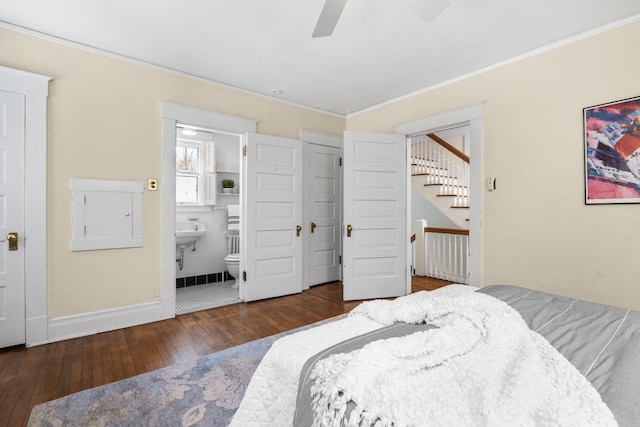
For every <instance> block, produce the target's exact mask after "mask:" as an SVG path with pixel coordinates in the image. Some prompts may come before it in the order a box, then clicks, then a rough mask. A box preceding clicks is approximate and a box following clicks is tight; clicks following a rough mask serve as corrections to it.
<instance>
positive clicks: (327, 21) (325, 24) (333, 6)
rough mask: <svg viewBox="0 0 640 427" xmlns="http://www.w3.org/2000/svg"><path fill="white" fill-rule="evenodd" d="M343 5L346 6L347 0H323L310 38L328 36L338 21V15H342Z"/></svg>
mask: <svg viewBox="0 0 640 427" xmlns="http://www.w3.org/2000/svg"><path fill="white" fill-rule="evenodd" d="M345 4H347V0H325V2H324V6H323V7H322V12H320V17H319V18H318V22H317V23H316V28H315V29H314V30H313V34H312V35H311V37H326V36H330V35H331V34H332V33H333V29H334V28H335V27H336V24H337V23H338V19H340V15H342V9H344V6H345Z"/></svg>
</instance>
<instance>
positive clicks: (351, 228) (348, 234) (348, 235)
mask: <svg viewBox="0 0 640 427" xmlns="http://www.w3.org/2000/svg"><path fill="white" fill-rule="evenodd" d="M352 231H353V227H352V226H351V224H348V225H347V237H351V232H352Z"/></svg>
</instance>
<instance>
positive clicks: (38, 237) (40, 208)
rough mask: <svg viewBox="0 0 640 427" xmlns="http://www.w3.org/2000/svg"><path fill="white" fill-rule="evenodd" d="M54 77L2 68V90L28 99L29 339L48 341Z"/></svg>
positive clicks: (26, 331) (27, 301)
mask: <svg viewBox="0 0 640 427" xmlns="http://www.w3.org/2000/svg"><path fill="white" fill-rule="evenodd" d="M49 81H51V77H47V76H42V75H39V74H34V73H29V72H26V71H21V70H14V69H12V68H7V67H0V82H2V83H0V90H6V91H10V92H15V93H20V94H23V95H24V96H25V101H26V103H25V110H26V111H25V125H26V133H25V238H28V239H29V245H28V246H27V247H26V248H25V265H26V266H27V268H25V308H26V310H25V338H26V345H27V346H32V345H35V344H37V343H43V342H46V341H47V339H48V322H47V318H48V317H47V313H48V311H47V310H48V307H47V97H48V96H49Z"/></svg>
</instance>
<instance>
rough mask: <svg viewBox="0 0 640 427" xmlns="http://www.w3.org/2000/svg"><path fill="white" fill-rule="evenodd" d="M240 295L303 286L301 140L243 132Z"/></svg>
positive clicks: (274, 293) (280, 291)
mask: <svg viewBox="0 0 640 427" xmlns="http://www.w3.org/2000/svg"><path fill="white" fill-rule="evenodd" d="M245 171H246V180H245V181H246V186H245V188H246V203H245V205H246V227H244V228H243V229H244V230H247V232H246V233H245V241H246V244H245V245H241V246H244V247H245V248H246V249H244V250H243V252H242V253H243V254H244V256H245V259H246V262H245V263H244V267H245V269H244V272H243V273H241V275H243V274H244V273H246V283H245V292H246V293H245V299H246V300H247V301H254V300H258V299H264V298H272V297H277V296H281V295H287V294H292V293H296V292H301V291H302V142H301V141H298V140H293V139H286V138H278V137H274V136H267V135H258V134H252V133H250V134H248V136H247V154H246V167H245Z"/></svg>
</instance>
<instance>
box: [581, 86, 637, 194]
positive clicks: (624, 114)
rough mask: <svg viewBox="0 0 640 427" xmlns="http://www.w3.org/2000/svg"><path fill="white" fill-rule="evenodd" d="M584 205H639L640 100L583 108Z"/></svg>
mask: <svg viewBox="0 0 640 427" xmlns="http://www.w3.org/2000/svg"><path fill="white" fill-rule="evenodd" d="M583 120H584V166H585V167H584V170H585V203H586V204H587V205H592V204H615V203H640V96H638V97H635V98H627V99H623V100H620V101H615V102H609V103H606V104H599V105H595V106H592V107H587V108H584V111H583Z"/></svg>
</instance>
